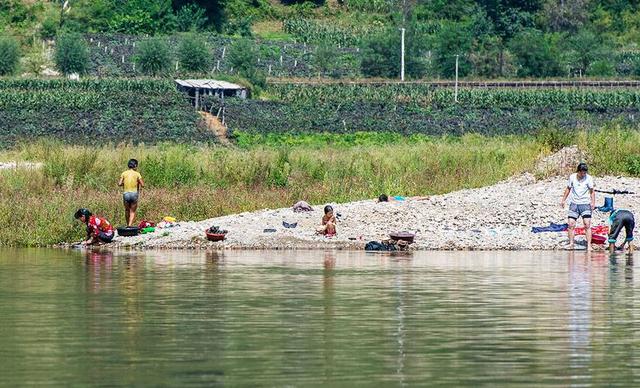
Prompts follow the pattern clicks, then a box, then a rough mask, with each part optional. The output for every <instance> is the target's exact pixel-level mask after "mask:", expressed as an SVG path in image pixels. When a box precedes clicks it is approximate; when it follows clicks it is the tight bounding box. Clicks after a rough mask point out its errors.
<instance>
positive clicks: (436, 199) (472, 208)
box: [109, 173, 640, 250]
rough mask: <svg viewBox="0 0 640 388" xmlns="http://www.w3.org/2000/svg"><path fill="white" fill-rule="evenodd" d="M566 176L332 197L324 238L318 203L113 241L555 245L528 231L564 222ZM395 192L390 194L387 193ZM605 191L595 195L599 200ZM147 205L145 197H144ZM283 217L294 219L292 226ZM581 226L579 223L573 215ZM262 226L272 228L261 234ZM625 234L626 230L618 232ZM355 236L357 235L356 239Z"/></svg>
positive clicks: (636, 201) (635, 198)
mask: <svg viewBox="0 0 640 388" xmlns="http://www.w3.org/2000/svg"><path fill="white" fill-rule="evenodd" d="M594 179H595V183H596V187H597V188H599V189H608V190H610V189H614V188H616V189H620V190H623V189H626V190H630V191H638V188H639V187H640V179H638V178H628V177H594ZM566 182H567V177H554V178H549V179H544V180H540V181H537V180H536V179H535V177H534V176H533V175H532V174H529V173H525V174H523V175H521V176H518V177H513V178H511V179H509V180H506V181H503V182H500V183H497V184H495V185H492V186H488V187H483V188H478V189H469V190H460V191H456V192H452V193H448V194H444V195H434V196H432V197H431V198H430V199H428V200H423V201H415V200H407V201H403V202H389V203H377V202H376V201H375V200H366V201H357V202H350V203H343V204H332V205H333V207H334V209H335V211H336V212H337V213H339V214H340V215H341V217H340V218H339V219H338V226H337V229H338V234H337V236H336V237H333V238H325V237H323V236H318V235H316V234H315V229H316V227H317V226H318V225H319V224H320V218H321V217H322V208H323V206H324V205H325V204H321V205H317V206H314V207H313V208H314V211H312V212H307V213H294V212H293V210H292V209H291V208H283V209H275V210H271V209H266V210H261V211H256V212H248V213H241V214H235V215H228V216H224V217H218V218H212V219H208V220H204V221H200V222H180V223H179V226H176V227H173V228H168V229H161V230H158V231H156V232H155V233H151V234H147V235H140V236H136V237H117V238H116V239H115V240H114V241H115V242H114V243H112V244H109V246H110V247H114V248H125V247H130V248H133V249H158V248H170V249H198V248H203V249H363V248H364V245H365V244H366V242H368V241H370V240H381V239H383V238H387V237H388V234H389V233H390V232H395V231H410V232H414V233H415V234H416V239H415V243H414V244H413V245H411V249H419V250H553V249H559V248H561V246H562V244H565V243H566V242H567V234H566V232H560V233H540V234H534V233H532V232H531V227H532V226H546V225H549V223H550V222H555V223H564V222H566V214H567V213H566V212H567V210H566V207H565V209H562V208H560V199H561V196H562V193H563V190H564V188H565V187H566ZM392 194H395V193H392ZM603 198H604V194H600V193H597V194H596V202H597V206H600V205H602V203H603ZM614 202H615V206H616V207H620V208H627V209H630V210H632V211H635V210H636V209H640V195H637V194H634V195H617V196H615V199H614ZM142 206H144V204H142ZM607 216H608V213H607V214H605V213H601V212H598V211H594V218H593V221H594V222H593V225H599V224H604V223H605V220H606V218H607ZM282 221H286V222H288V223H293V222H297V223H298V226H297V227H296V228H294V229H287V228H284V227H283V226H282ZM212 225H216V226H220V227H221V228H223V229H227V230H228V231H229V233H228V235H227V238H226V240H225V241H223V242H209V241H207V240H206V238H205V235H204V231H205V229H207V228H209V227H210V226H212ZM578 226H582V222H581V221H579V222H578ZM266 228H273V229H276V232H275V233H264V232H263V230H264V229H266ZM622 235H624V232H623V233H622ZM354 239H355V240H354Z"/></svg>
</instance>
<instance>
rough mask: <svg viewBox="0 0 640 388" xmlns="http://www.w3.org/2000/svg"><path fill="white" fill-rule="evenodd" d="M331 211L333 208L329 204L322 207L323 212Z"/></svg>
mask: <svg viewBox="0 0 640 388" xmlns="http://www.w3.org/2000/svg"><path fill="white" fill-rule="evenodd" d="M332 211H333V208H332V207H331V205H327V206H325V207H324V214H327V213H329V212H332Z"/></svg>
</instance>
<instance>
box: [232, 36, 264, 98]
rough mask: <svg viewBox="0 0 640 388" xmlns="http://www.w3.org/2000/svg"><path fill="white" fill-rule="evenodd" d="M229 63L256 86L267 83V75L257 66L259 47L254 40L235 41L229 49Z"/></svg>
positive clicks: (262, 86)
mask: <svg viewBox="0 0 640 388" xmlns="http://www.w3.org/2000/svg"><path fill="white" fill-rule="evenodd" d="M229 64H230V65H231V69H233V70H235V72H236V73H237V74H238V75H240V76H241V77H244V78H246V79H247V80H249V82H251V83H252V84H253V85H254V86H257V87H259V88H264V87H265V86H266V85H267V78H266V75H265V74H264V72H262V71H261V70H259V69H258V68H257V64H258V48H257V46H256V45H255V44H254V43H253V42H252V41H250V40H248V39H240V40H237V41H235V42H234V43H233V45H231V47H230V49H229Z"/></svg>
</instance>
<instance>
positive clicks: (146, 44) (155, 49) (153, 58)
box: [136, 38, 171, 75]
mask: <svg viewBox="0 0 640 388" xmlns="http://www.w3.org/2000/svg"><path fill="white" fill-rule="evenodd" d="M136 62H137V63H138V65H139V66H140V69H141V70H142V72H143V73H145V74H151V75H158V74H162V73H164V72H166V71H167V70H168V69H169V67H170V65H171V55H170V54H169V47H168V46H167V44H166V43H165V42H164V41H163V40H161V39H160V38H150V39H147V40H144V41H142V42H140V44H139V45H138V47H137V53H136Z"/></svg>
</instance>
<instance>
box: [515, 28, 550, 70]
mask: <svg viewBox="0 0 640 388" xmlns="http://www.w3.org/2000/svg"><path fill="white" fill-rule="evenodd" d="M510 48H511V52H512V53H513V54H514V55H515V58H516V63H517V66H518V68H517V75H518V76H520V77H553V76H558V75H560V74H561V68H560V62H559V60H558V58H559V55H558V52H557V47H556V45H555V42H553V40H552V39H551V37H550V36H549V35H546V34H544V33H542V31H539V30H534V29H526V30H524V31H522V32H520V33H519V34H518V35H516V36H515V37H514V38H513V39H512V40H511V42H510Z"/></svg>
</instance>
